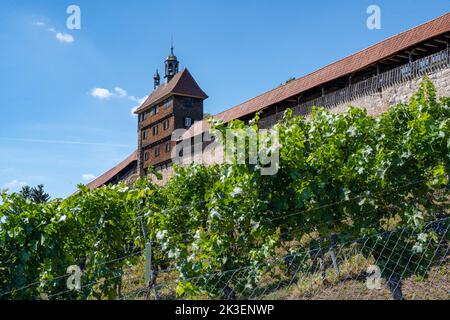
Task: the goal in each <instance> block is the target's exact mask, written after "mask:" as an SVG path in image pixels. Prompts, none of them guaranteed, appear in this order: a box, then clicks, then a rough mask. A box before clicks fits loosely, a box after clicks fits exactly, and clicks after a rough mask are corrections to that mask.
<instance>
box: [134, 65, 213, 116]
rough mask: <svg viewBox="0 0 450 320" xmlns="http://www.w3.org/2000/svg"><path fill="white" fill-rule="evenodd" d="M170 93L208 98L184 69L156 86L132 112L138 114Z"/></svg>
mask: <svg viewBox="0 0 450 320" xmlns="http://www.w3.org/2000/svg"><path fill="white" fill-rule="evenodd" d="M172 94H179V95H183V96H190V97H195V98H200V99H206V98H208V96H207V95H206V93H205V92H203V90H202V89H201V88H200V86H199V85H198V84H197V82H196V81H195V80H194V78H193V77H192V75H191V73H190V72H189V70H188V69H184V70H183V71H181V72H178V73H177V74H176V75H174V77H173V78H172V80H170V81H169V82H168V83H164V84H162V85H160V86H159V87H158V88H156V89H155V90H154V91H153V92H152V93H151V94H150V96H149V97H148V98H147V100H145V101H144V103H143V104H142V105H141V106H140V107H139V108H138V109H137V110H136V111H135V112H134V113H135V114H139V113H141V112H143V111H145V110H146V109H148V108H149V107H151V106H152V105H153V104H154V103H156V102H159V101H161V100H163V99H165V98H167V97H168V96H170V95H172Z"/></svg>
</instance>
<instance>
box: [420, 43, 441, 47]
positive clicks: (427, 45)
mask: <svg viewBox="0 0 450 320" xmlns="http://www.w3.org/2000/svg"><path fill="white" fill-rule="evenodd" d="M423 45H424V46H426V47H431V48H437V47H438V46H436V45H434V44H431V43H424V44H423Z"/></svg>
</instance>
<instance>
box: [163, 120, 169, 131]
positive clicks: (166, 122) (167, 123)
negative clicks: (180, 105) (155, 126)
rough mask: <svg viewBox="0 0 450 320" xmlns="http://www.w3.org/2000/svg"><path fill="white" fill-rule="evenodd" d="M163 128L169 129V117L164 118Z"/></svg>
mask: <svg viewBox="0 0 450 320" xmlns="http://www.w3.org/2000/svg"><path fill="white" fill-rule="evenodd" d="M163 128H164V130H167V129H169V119H166V120H164V122H163Z"/></svg>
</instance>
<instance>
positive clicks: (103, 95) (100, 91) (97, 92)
mask: <svg viewBox="0 0 450 320" xmlns="http://www.w3.org/2000/svg"><path fill="white" fill-rule="evenodd" d="M90 94H91V96H93V97H95V98H98V99H104V100H106V99H109V98H113V97H118V98H127V99H129V100H131V101H133V102H135V103H136V104H137V105H135V106H134V107H132V108H131V110H130V111H131V115H132V116H136V115H135V114H134V111H136V109H137V108H139V107H140V106H141V105H142V103H144V101H145V100H147V98H148V96H145V97H142V98H139V97H136V96H130V95H128V92H127V90H125V89H123V88H121V87H115V88H114V90H109V89H105V88H94V89H92V90H91V91H90Z"/></svg>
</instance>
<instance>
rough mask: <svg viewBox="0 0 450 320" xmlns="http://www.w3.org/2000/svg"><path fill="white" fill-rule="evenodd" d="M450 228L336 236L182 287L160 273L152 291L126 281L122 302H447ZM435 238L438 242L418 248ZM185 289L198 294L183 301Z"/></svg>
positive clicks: (442, 223) (171, 272)
mask: <svg viewBox="0 0 450 320" xmlns="http://www.w3.org/2000/svg"><path fill="white" fill-rule="evenodd" d="M449 225H450V218H448V217H447V218H441V219H437V220H435V221H432V222H429V223H427V224H426V225H425V226H422V227H420V228H419V227H414V228H400V229H395V230H393V231H389V232H385V233H381V234H376V235H373V236H370V237H365V238H359V239H356V240H352V241H347V242H345V243H339V242H338V237H336V243H334V244H333V243H332V244H330V245H328V246H322V245H320V244H319V245H318V246H317V247H310V248H308V249H305V248H300V247H299V248H292V251H291V252H289V253H287V254H284V255H280V256H279V257H278V258H276V259H269V261H267V262H265V263H261V264H259V265H249V266H245V267H239V268H235V269H231V270H224V271H218V272H215V273H210V274H205V275H199V276H196V277H191V278H186V279H182V280H181V279H180V277H179V276H178V273H177V271H176V270H175V269H167V270H160V271H157V272H156V273H155V277H156V279H155V280H154V281H152V282H151V284H150V285H146V286H139V284H142V281H141V280H140V279H139V277H138V278H135V279H134V280H135V281H134V282H133V281H128V280H126V279H125V282H124V286H125V287H128V288H130V290H128V291H126V292H125V293H124V294H123V296H122V297H121V299H123V300H146V299H149V300H153V299H155V300H171V299H209V298H216V299H217V298H219V299H226V300H253V299H255V300H260V299H314V300H316V299H338V300H340V299H352V300H354V299H364V300H366V299H398V300H400V299H448V298H450V272H449V271H450V269H449V268H450V263H449V242H448V241H449V232H448V231H449ZM430 231H433V233H434V234H435V238H434V239H433V240H430V241H426V242H424V243H423V246H417V244H415V243H416V242H417V241H418V240H417V239H418V238H419V239H420V237H421V235H424V234H425V233H423V232H430ZM136 281H137V282H136ZM181 283H183V284H184V285H186V284H188V285H189V287H195V288H201V289H199V290H198V291H197V292H196V293H194V294H193V295H185V296H183V295H182V296H180V295H178V294H177V289H178V287H179V285H180V284H181ZM131 288H132V289H131Z"/></svg>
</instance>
